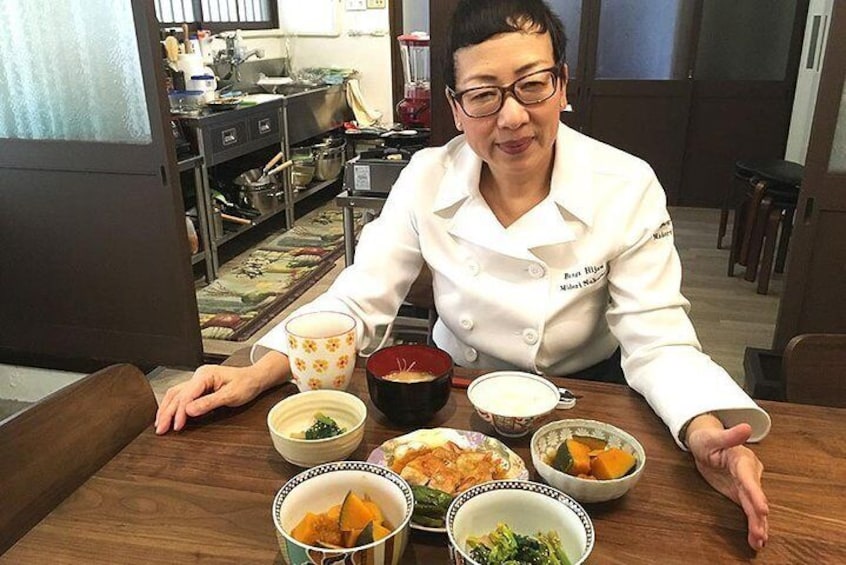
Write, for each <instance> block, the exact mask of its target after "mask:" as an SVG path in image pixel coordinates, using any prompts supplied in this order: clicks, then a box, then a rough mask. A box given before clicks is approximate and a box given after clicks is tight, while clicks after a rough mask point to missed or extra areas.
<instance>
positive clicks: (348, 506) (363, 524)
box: [291, 491, 393, 549]
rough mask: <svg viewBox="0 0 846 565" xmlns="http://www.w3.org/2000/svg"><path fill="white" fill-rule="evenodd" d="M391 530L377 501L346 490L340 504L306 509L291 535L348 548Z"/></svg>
mask: <svg viewBox="0 0 846 565" xmlns="http://www.w3.org/2000/svg"><path fill="white" fill-rule="evenodd" d="M392 531H393V527H392V526H391V524H390V523H388V522H386V521H385V517H384V514H383V513H382V509H381V508H379V505H378V504H376V503H375V502H374V501H372V500H370V498H368V497H367V496H366V495H365V497H364V498H361V497H359V496H358V495H357V494H355V493H354V492H352V491H349V492H347V495H346V496H345V497H344V501H343V502H342V503H341V504H336V505H335V506H332V507H331V508H329V509H328V510H327V511H326V512H323V513H321V514H315V513H313V512H309V513H307V514H306V515H305V516H304V517H303V519H302V520H300V523H299V524H297V525H296V526H295V527H294V529H293V530H291V536H292V537H293V538H294V539H295V540H297V541H299V542H301V543H304V544H306V545H311V546H315V547H327V548H334V549H350V548H353V547H359V546H362V545H367V544H368V543H372V542H374V541H377V540H380V539H382V538H385V537H388V536H389V535H390V534H391V532H392Z"/></svg>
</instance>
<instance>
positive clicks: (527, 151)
mask: <svg viewBox="0 0 846 565" xmlns="http://www.w3.org/2000/svg"><path fill="white" fill-rule="evenodd" d="M554 66H555V58H554V56H553V52H552V41H551V40H550V37H549V34H548V33H543V34H540V33H518V32H514V33H503V34H500V35H496V36H494V37H492V38H491V39H488V40H486V41H484V42H482V43H479V44H478V45H472V46H470V47H463V48H461V49H459V50H458V51H456V52H455V81H456V84H455V86H456V88H455V91H456V92H461V91H464V90H466V89H468V88H474V87H477V86H491V85H496V86H508V85H509V84H511V83H513V82H514V81H515V80H517V79H519V78H521V77H524V76H526V75H527V74H530V73H532V72H535V71H539V70H542V69H548V68H550V67H554ZM561 73H562V79H561V81H560V83H559V88H558V90H557V91H556V93H555V94H554V95H553V96H552V97H551V98H550V99H549V100H546V101H544V102H540V103H538V104H533V105H529V106H524V105H522V104H521V103H520V102H518V101H517V100H516V99H515V98H514V96H513V95H511V94H506V96H505V100H504V103H503V106H502V108H501V109H500V110H499V112H497V113H496V114H493V115H491V116H486V117H483V118H471V117H468V116H467V115H466V114H465V113H464V112H463V111H462V109H461V108H460V107H459V106H458V104H457V103H456V102H455V101H454V100H452V98H451V97H450V106H451V107H452V113H453V117H454V118H455V123H456V127H458V129H459V130H462V131H464V133H465V135H466V139H467V143H469V144H470V147H471V148H472V149H473V151H475V152H476V154H477V155H479V157H481V158H482V160H483V161H485V162H486V163H487V164H488V166H489V167H490V168H491V171H492V172H493V173H494V174H499V173H505V174H528V173H535V174H536V173H537V172H538V171H543V174H546V172H547V170H548V164H549V160H550V159H551V157H552V147H553V144H554V143H555V136H556V134H557V131H558V118H559V114H560V112H561V110H562V109H563V108H564V106H566V104H567V94H566V74H565V73H566V68H565V69H561Z"/></svg>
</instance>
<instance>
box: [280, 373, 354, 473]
mask: <svg viewBox="0 0 846 565" xmlns="http://www.w3.org/2000/svg"><path fill="white" fill-rule="evenodd" d="M317 412H320V413H322V414H324V415H326V416H329V417H330V418H332V419H333V420H335V422H337V423H338V425H339V426H340V427H342V428H346V431H345V432H344V433H342V434H341V435H337V436H335V437H330V438H326V439H313V440H308V439H295V438H293V437H291V434H293V433H297V432H303V431H305V430H306V429H308V428H309V427H311V425H312V424H313V423H314V415H315V414H316V413H317ZM366 418H367V406H365V404H364V402H362V401H361V400H360V399H359V398H358V397H356V396H353V395H352V394H350V393H348V392H343V391H340V390H312V391H307V392H300V393H298V394H294V395H293V396H289V397H288V398H286V399H284V400H282V401H280V402H278V403H277V404H276V405H275V406H274V407H273V408H271V409H270V412H268V413H267V427H268V429H269V430H270V438H271V439H272V440H273V447H275V448H276V451H278V452H279V454H280V455H281V456H282V457H283V458H284V459H285V460H286V461H288V462H289V463H293V464H294V465H299V466H300V467H314V466H315V465H320V464H321V463H328V462H329V461H340V460H341V459H346V458H347V457H348V456H349V455H350V453H352V452H353V451H355V450H356V448H357V447H358V446H359V444H360V443H361V439H362V438H363V437H364V421H365V419H366Z"/></svg>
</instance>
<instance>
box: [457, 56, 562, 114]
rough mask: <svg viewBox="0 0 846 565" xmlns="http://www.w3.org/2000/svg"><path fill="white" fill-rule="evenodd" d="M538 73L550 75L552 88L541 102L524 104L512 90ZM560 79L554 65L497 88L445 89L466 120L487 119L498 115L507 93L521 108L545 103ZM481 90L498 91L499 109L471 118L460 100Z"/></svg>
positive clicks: (490, 86) (559, 73)
mask: <svg viewBox="0 0 846 565" xmlns="http://www.w3.org/2000/svg"><path fill="white" fill-rule="evenodd" d="M540 73H552V75H553V77H554V78H555V82H554V83H553V84H554V86H553V89H552V92H551V93H550V95H549V96H547V97H546V98H543V99H542V100H535V101H533V102H524V101H523V100H522V99H521V98H520V96H519V95H518V94H517V91H516V90H515V89H514V87H515V86H517V83H518V82H520V81H522V80H524V79H527V78H529V77H530V76H533V75H537V74H540ZM560 79H561V69H560V68H559V67H558V66H557V65H554V66H552V67H549V68H546V69H539V70H537V71H532V72H531V73H529V74H526V75H523V76H521V77H520V78H518V79H517V80H515V81H514V82H512V83H511V84H509V85H507V86H499V85H496V84H486V85H483V86H474V87H472V88H465V89H464V90H461V91H458V92H456V91H455V90H453V89H452V88H450V87H447V93H448V94H449V96H450V98H452V100H453V101H454V102H455V103H456V104H458V107H459V108H461V111H462V112H464V115H465V116H467V117H468V118H487V117H490V116H493V115H494V114H497V113H499V111H500V110H502V107H503V106H505V95H506V94H508V93H511V96H512V97H514V100H516V101H517V102H519V103H520V104H521V105H523V106H534V105H535V104H541V103H543V102H546V101H547V100H549V99H550V98H552V97H553V96H555V94H556V93H557V92H558V82H559V80H560ZM483 88H494V89H496V90H498V91H499V93H500V98H499V107H497V109H496V110H494V111H492V112H489V113H487V114H482V115H480V116H471V115H470V113H469V112H467V110H465V109H464V104H463V103H462V101H461V99H462V98H463V97H464V95H465V94H467V93H468V92H473V91H474V90H482V89H483Z"/></svg>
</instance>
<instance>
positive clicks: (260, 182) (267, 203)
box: [233, 169, 285, 214]
mask: <svg viewBox="0 0 846 565" xmlns="http://www.w3.org/2000/svg"><path fill="white" fill-rule="evenodd" d="M233 182H234V183H235V184H236V185H237V186H238V187H239V190H238V196H239V197H240V199H241V200H242V201H243V202H244V203H245V204H248V205H249V206H251V207H252V208H255V209H256V210H258V211H259V212H261V213H262V214H267V213H269V212H273V211H275V210H277V209H278V208H279V206H280V205H281V204H282V199H283V198H284V195H285V192H284V191H283V190H282V186H281V183H280V182H279V180H278V179H277V178H276V176H275V175H273V174H267V175H265V174H264V171H263V170H262V169H250V170H249V171H246V172H244V173H241V174H240V175H238V177H237V178H236V179H235V180H234V181H233Z"/></svg>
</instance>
